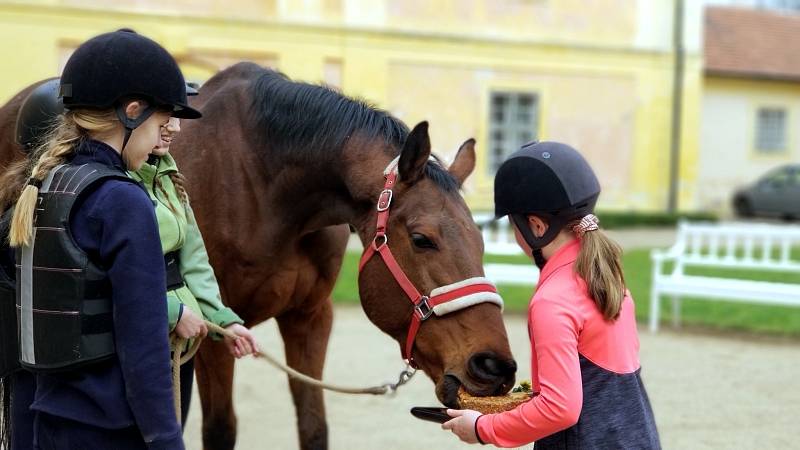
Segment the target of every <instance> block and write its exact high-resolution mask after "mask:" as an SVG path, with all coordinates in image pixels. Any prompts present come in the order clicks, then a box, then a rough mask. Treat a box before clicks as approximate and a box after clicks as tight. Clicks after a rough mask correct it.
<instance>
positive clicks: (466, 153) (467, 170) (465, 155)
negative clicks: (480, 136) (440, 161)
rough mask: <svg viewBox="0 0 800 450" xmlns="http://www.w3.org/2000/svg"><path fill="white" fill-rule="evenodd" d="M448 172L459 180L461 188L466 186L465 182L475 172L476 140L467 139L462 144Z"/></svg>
mask: <svg viewBox="0 0 800 450" xmlns="http://www.w3.org/2000/svg"><path fill="white" fill-rule="evenodd" d="M447 170H448V172H450V175H452V176H453V178H455V179H456V180H458V185H459V186H461V185H463V184H464V180H466V179H467V177H468V176H469V175H470V174H471V173H472V171H473V170H475V139H467V140H466V141H465V142H464V143H463V144H461V147H459V148H458V153H456V158H455V159H454V160H453V164H450V168H449V169H447Z"/></svg>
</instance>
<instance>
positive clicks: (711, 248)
mask: <svg viewBox="0 0 800 450" xmlns="http://www.w3.org/2000/svg"><path fill="white" fill-rule="evenodd" d="M798 245H800V226H796V225H773V224H760V223H744V222H741V223H738V222H737V223H710V222H708V223H706V222H695V223H689V222H681V223H680V224H679V225H678V235H677V241H676V243H675V246H674V247H673V250H672V251H675V252H676V253H679V255H678V256H677V261H676V267H675V270H676V271H678V272H682V271H683V266H715V267H730V268H747V269H756V270H773V271H800V260H798V259H792V247H795V246H798Z"/></svg>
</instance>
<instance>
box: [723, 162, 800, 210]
mask: <svg viewBox="0 0 800 450" xmlns="http://www.w3.org/2000/svg"><path fill="white" fill-rule="evenodd" d="M733 209H734V211H735V212H736V215H737V216H739V217H756V216H770V217H780V218H783V219H787V220H792V219H800V164H790V165H786V166H781V167H778V168H776V169H773V170H771V171H769V172H767V174H766V175H764V176H762V177H761V178H759V179H758V181H756V182H755V183H753V184H751V185H749V186H746V187H744V188H742V189H739V190H737V191H736V193H735V194H734V196H733Z"/></svg>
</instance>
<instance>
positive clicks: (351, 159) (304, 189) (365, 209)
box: [275, 139, 394, 241]
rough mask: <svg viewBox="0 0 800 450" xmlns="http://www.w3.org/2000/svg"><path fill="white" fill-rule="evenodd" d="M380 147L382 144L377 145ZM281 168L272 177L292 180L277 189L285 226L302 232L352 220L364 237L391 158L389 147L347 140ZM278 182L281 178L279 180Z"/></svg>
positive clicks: (370, 227)
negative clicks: (334, 149)
mask: <svg viewBox="0 0 800 450" xmlns="http://www.w3.org/2000/svg"><path fill="white" fill-rule="evenodd" d="M376 147H380V148H376ZM326 154H327V155H330V156H329V157H323V159H320V160H315V161H314V162H313V163H310V164H304V165H302V167H301V168H298V166H295V168H292V167H290V168H286V169H282V173H278V174H276V175H277V176H276V177H275V180H276V181H279V180H291V181H289V182H287V183H285V184H283V185H282V186H281V187H280V188H279V191H280V192H279V193H278V195H279V197H281V198H283V199H285V200H284V201H282V202H281V203H282V206H283V209H284V210H285V211H284V213H285V214H286V215H285V216H284V217H293V219H290V220H286V221H285V223H286V224H287V226H289V227H295V229H297V227H299V228H300V229H301V230H302V232H301V234H302V233H307V232H311V231H316V230H319V229H322V228H324V227H327V226H332V225H340V224H350V225H352V226H353V227H355V228H356V230H357V232H358V234H359V236H360V237H361V239H362V241H363V240H364V239H365V238H366V236H367V232H368V231H369V230H370V229H372V230H374V227H375V224H374V223H372V222H371V221H372V220H374V205H375V200H376V199H377V197H378V195H379V193H380V192H381V190H382V189H383V183H384V178H383V171H384V169H385V168H386V166H387V165H388V164H389V162H390V161H391V160H392V159H393V158H394V157H393V156H392V155H391V149H390V148H387V146H386V145H385V144H383V142H382V140H381V141H380V144H379V145H378V144H376V143H375V141H374V140H358V139H351V140H350V141H349V142H348V143H347V144H345V146H344V147H343V148H342V150H341V151H340V152H330V153H326ZM279 183H280V182H279Z"/></svg>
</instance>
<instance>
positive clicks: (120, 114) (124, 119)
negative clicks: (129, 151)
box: [116, 104, 157, 167]
mask: <svg viewBox="0 0 800 450" xmlns="http://www.w3.org/2000/svg"><path fill="white" fill-rule="evenodd" d="M156 110H157V108H156V107H155V106H152V105H148V106H147V108H145V109H144V111H142V113H141V114H139V116H138V117H136V118H135V119H131V118H130V117H128V114H127V113H126V112H125V105H122V104H119V105H117V107H116V112H117V118H119V121H120V122H121V123H122V126H124V127H125V136H124V137H123V138H122V148H120V150H119V156H120V157H122V162H123V163H124V164H125V167H127V166H128V163H127V162H126V161H125V157H124V156H123V155H124V154H125V146H126V145H128V140H130V138H131V134H133V130H135V129H136V128H138V127H139V126H140V125H141V124H143V123H144V122H145V121H146V120H147V119H149V118H150V116H152V115H153V113H155V112H156Z"/></svg>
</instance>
